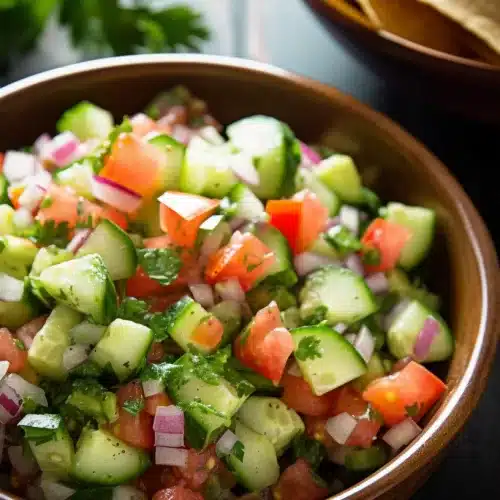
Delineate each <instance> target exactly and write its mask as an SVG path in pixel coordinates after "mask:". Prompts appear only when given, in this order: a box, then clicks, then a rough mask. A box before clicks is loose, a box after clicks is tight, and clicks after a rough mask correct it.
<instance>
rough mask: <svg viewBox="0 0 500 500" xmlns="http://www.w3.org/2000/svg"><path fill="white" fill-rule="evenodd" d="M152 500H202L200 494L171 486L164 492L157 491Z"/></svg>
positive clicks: (182, 487) (181, 487)
mask: <svg viewBox="0 0 500 500" xmlns="http://www.w3.org/2000/svg"><path fill="white" fill-rule="evenodd" d="M153 500H203V495H202V494H201V493H195V492H194V491H192V490H190V489H188V488H184V486H173V487H172V488H167V489H165V490H160V491H158V492H157V493H156V494H155V495H154V496H153Z"/></svg>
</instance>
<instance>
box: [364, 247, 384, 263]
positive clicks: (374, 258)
mask: <svg viewBox="0 0 500 500" xmlns="http://www.w3.org/2000/svg"><path fill="white" fill-rule="evenodd" d="M361 259H362V261H363V264H366V265H367V266H378V265H379V264H380V252H379V250H378V249H377V248H373V247H365V248H364V249H363V255H362V257H361Z"/></svg>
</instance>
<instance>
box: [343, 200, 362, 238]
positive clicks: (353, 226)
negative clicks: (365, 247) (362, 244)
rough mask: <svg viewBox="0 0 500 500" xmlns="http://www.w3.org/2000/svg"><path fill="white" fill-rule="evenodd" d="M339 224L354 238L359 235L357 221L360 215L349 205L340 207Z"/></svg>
mask: <svg viewBox="0 0 500 500" xmlns="http://www.w3.org/2000/svg"><path fill="white" fill-rule="evenodd" d="M339 217H340V223H341V224H342V225H343V226H345V227H346V228H347V229H349V230H350V231H351V232H352V233H353V234H354V235H355V236H358V234H359V221H360V213H359V210H358V209H357V208H355V207H351V206H350V205H342V207H341V209H340V212H339Z"/></svg>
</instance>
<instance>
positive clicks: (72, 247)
mask: <svg viewBox="0 0 500 500" xmlns="http://www.w3.org/2000/svg"><path fill="white" fill-rule="evenodd" d="M91 234H92V229H81V230H80V231H76V232H75V236H73V239H72V240H71V241H70V242H69V243H68V245H67V246H66V250H68V251H69V252H71V253H74V254H76V252H78V250H80V248H81V247H82V246H83V244H84V243H85V242H86V241H87V239H88V237H89V236H90V235H91Z"/></svg>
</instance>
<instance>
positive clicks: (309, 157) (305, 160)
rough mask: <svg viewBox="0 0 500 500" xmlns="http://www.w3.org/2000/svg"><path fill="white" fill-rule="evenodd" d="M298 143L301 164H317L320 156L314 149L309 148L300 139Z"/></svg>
mask: <svg viewBox="0 0 500 500" xmlns="http://www.w3.org/2000/svg"><path fill="white" fill-rule="evenodd" d="M299 144H300V152H301V153H302V164H303V165H304V166H305V167H310V166H312V165H317V164H318V163H320V162H321V156H320V155H319V154H318V153H316V151H314V149H312V148H310V147H309V146H308V145H307V144H304V143H303V142H302V141H299Z"/></svg>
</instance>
